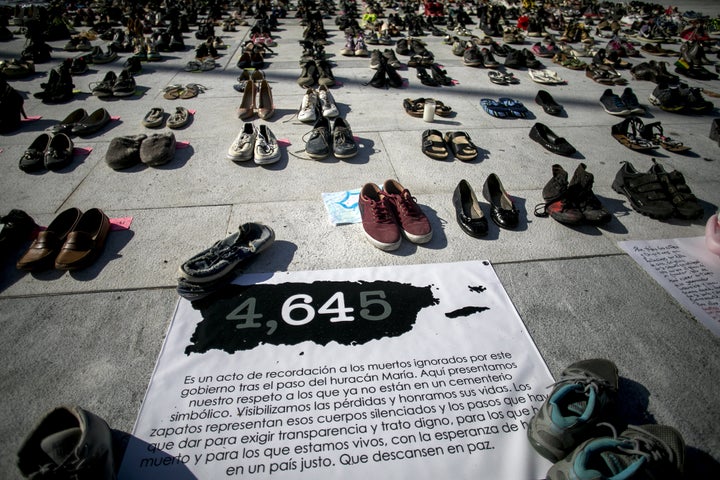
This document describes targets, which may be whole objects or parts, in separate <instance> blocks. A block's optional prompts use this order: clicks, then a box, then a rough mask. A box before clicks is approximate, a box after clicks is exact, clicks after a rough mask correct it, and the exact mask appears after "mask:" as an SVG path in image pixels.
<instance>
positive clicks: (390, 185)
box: [383, 180, 432, 243]
mask: <svg viewBox="0 0 720 480" xmlns="http://www.w3.org/2000/svg"><path fill="white" fill-rule="evenodd" d="M383 192H384V194H385V195H386V196H387V197H388V199H389V200H390V203H392V205H393V207H394V208H395V214H396V216H397V219H398V221H399V222H400V228H401V229H402V232H403V233H404V234H405V236H406V237H407V239H408V240H410V241H411V242H413V243H427V242H429V241H430V239H431V238H432V227H431V226H430V221H429V220H428V218H427V217H426V216H425V214H424V213H423V211H422V210H420V207H419V206H418V204H417V203H416V202H415V198H413V196H412V195H410V191H409V190H408V189H406V188H405V187H403V186H402V185H400V183H399V182H397V181H395V180H386V181H385V183H384V184H383Z"/></svg>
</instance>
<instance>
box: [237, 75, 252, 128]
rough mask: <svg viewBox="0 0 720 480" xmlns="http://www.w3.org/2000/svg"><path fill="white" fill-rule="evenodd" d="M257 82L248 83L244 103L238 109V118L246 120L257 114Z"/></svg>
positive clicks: (244, 92) (244, 93)
mask: <svg viewBox="0 0 720 480" xmlns="http://www.w3.org/2000/svg"><path fill="white" fill-rule="evenodd" d="M255 91H256V89H255V82H252V81H251V82H247V84H246V85H245V90H244V91H243V97H242V101H241V102H240V106H239V107H238V118H239V119H241V120H245V119H246V118H250V117H252V116H253V115H254V114H255Z"/></svg>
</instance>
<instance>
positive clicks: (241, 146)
mask: <svg viewBox="0 0 720 480" xmlns="http://www.w3.org/2000/svg"><path fill="white" fill-rule="evenodd" d="M257 134H258V131H257V128H255V125H254V124H252V123H245V125H243V129H242V130H241V131H240V133H239V134H238V136H237V138H235V141H234V142H233V143H232V145H230V148H228V151H227V158H229V159H230V160H232V161H233V162H245V161H247V160H250V159H252V158H253V151H254V149H255V138H256V137H257Z"/></svg>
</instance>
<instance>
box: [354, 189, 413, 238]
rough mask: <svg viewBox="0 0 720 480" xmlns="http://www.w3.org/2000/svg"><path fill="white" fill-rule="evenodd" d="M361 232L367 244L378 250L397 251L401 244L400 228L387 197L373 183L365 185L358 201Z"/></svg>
mask: <svg viewBox="0 0 720 480" xmlns="http://www.w3.org/2000/svg"><path fill="white" fill-rule="evenodd" d="M358 208H359V209H360V218H362V226H363V231H364V232H365V237H366V238H367V240H368V242H370V244H371V245H372V246H374V247H376V248H379V249H380V250H384V251H386V252H390V251H392V250H397V248H398V247H399V246H400V242H402V235H401V233H400V226H399V225H398V222H397V218H395V214H394V213H393V207H392V204H391V202H390V200H389V199H388V198H387V196H386V195H385V194H384V193H383V192H382V191H381V190H380V188H378V186H377V185H375V184H374V183H366V184H365V185H363V187H362V189H361V190H360V197H359V199H358Z"/></svg>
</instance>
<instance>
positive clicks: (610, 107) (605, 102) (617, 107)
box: [600, 88, 637, 116]
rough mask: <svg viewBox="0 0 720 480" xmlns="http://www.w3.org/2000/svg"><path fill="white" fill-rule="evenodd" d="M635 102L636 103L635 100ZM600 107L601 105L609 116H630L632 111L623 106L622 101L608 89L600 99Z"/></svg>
mask: <svg viewBox="0 0 720 480" xmlns="http://www.w3.org/2000/svg"><path fill="white" fill-rule="evenodd" d="M635 101H636V102H637V98H636V99H635ZM600 105H602V107H603V110H605V111H606V112H607V113H609V114H610V115H618V116H623V115H630V113H632V110H630V109H629V108H628V106H627V105H625V102H624V101H623V99H622V98H620V97H619V96H618V95H616V94H615V93H613V91H612V90H611V89H609V88H608V89H606V90H605V91H604V92H603V94H602V96H601V97H600Z"/></svg>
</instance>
